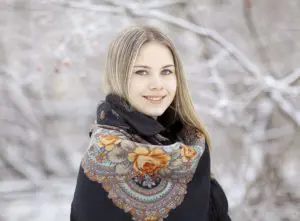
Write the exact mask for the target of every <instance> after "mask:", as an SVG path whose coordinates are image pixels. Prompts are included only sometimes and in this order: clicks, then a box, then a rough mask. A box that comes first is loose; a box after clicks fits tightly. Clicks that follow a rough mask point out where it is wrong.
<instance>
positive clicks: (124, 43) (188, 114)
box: [103, 26, 211, 148]
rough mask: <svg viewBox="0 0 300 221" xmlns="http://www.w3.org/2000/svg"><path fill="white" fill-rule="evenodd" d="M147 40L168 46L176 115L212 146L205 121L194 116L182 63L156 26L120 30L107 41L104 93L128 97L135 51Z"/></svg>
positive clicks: (166, 38)
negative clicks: (114, 36)
mask: <svg viewBox="0 0 300 221" xmlns="http://www.w3.org/2000/svg"><path fill="white" fill-rule="evenodd" d="M149 41H157V42H159V43H161V44H164V45H165V46H167V47H168V48H169V50H170V51H171V52H172V54H173V58H174V64H175V71H176V77H177V82H178V84H177V90H176V95H175V98H174V101H173V102H172V104H171V105H173V106H174V107H173V109H175V112H176V114H177V115H178V116H179V117H180V119H181V120H182V121H183V123H185V124H188V125H190V126H192V127H194V128H197V129H198V130H200V131H201V132H202V133H203V134H204V136H205V138H206V142H207V144H208V147H209V148H210V147H211V141H210V137H209V135H208V132H207V131H206V129H205V126H204V124H203V123H202V122H201V121H200V120H199V118H198V117H197V113H196V111H195V108H194V105H193V102H192V97H191V94H190V92H189V89H188V86H187V82H186V79H185V73H184V70H183V66H182V62H181V60H180V58H179V56H178V53H177V50H176V49H175V46H174V44H173V43H172V41H171V39H169V38H168V37H167V36H166V35H165V34H163V33H162V32H161V31H160V30H159V29H157V28H154V27H149V26H133V27H130V28H127V29H125V30H123V31H122V32H121V33H120V34H119V35H118V36H117V37H116V38H115V39H114V40H113V41H112V43H111V44H110V46H109V49H108V56H107V61H106V71H105V75H104V85H103V86H104V92H105V93H106V94H108V93H113V94H117V95H119V96H120V97H124V98H125V99H127V100H128V86H129V82H128V81H129V77H130V74H131V73H132V68H133V65H134V62H135V59H136V57H137V55H138V52H139V50H140V48H141V47H142V45H143V44H144V43H146V42H149Z"/></svg>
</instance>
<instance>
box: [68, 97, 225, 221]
mask: <svg viewBox="0 0 300 221" xmlns="http://www.w3.org/2000/svg"><path fill="white" fill-rule="evenodd" d="M167 111H171V110H169V109H168V110H167ZM167 111H166V112H167ZM167 115H168V116H170V113H168V114H165V115H163V116H161V117H159V118H158V119H157V120H154V119H153V118H151V117H148V116H146V115H144V114H142V113H140V112H137V111H132V110H130V108H129V105H128V103H127V102H126V101H125V100H124V99H122V98H120V97H118V96H116V95H108V96H107V97H106V101H105V102H103V103H101V104H100V105H99V107H98V109H97V123H98V124H104V125H111V126H117V127H120V128H122V129H124V130H125V131H127V132H128V133H130V134H137V135H139V136H141V137H143V139H145V140H147V141H148V142H149V143H151V144H159V143H162V142H163V144H171V143H173V142H175V141H176V136H174V135H175V134H176V133H177V132H178V131H179V130H180V129H181V128H182V123H181V121H180V120H178V119H177V118H174V117H173V118H172V119H166V117H165V116H167ZM157 134H161V135H162V136H164V137H166V138H168V139H166V140H164V141H162V140H159V141H158V140H157V139H156V136H155V135H157ZM90 135H91V133H90ZM210 174H211V173H210V153H209V150H208V148H207V146H206V148H205V151H204V153H203V156H202V157H201V160H200V161H199V163H198V166H197V169H196V172H195V174H194V177H193V180H192V181H191V182H190V183H188V186H187V194H186V196H185V198H184V201H183V202H182V204H180V205H179V206H178V207H176V209H174V210H171V211H170V212H169V215H168V217H167V218H165V219H164V220H166V221H230V217H229V216H228V203H227V198H226V195H225V193H224V191H223V190H222V188H221V186H220V185H219V183H218V182H217V181H216V180H215V179H213V178H211V176H210ZM70 219H71V221H101V220H103V221H106V220H112V221H130V220H132V217H131V215H130V214H129V213H125V212H124V211H123V210H122V209H120V208H118V207H116V206H115V205H114V204H113V202H112V200H111V199H109V198H108V197H107V192H106V191H105V190H104V189H103V188H102V186H101V184H99V183H98V182H95V181H91V180H90V179H89V178H88V177H87V176H86V174H85V173H84V170H83V168H82V166H80V168H79V173H78V178H77V184H76V189H75V193H74V198H73V201H72V205H71V218H70Z"/></svg>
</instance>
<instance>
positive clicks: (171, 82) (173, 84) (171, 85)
mask: <svg viewBox="0 0 300 221" xmlns="http://www.w3.org/2000/svg"><path fill="white" fill-rule="evenodd" d="M166 87H167V88H168V90H169V91H170V92H173V93H175V92H176V89H177V80H176V77H173V78H171V79H168V80H167V82H166Z"/></svg>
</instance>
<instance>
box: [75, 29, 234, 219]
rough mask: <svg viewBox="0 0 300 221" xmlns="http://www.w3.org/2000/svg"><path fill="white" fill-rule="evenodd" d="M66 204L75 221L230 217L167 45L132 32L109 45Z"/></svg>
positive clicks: (144, 32) (158, 35) (155, 35)
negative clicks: (101, 93) (98, 98)
mask: <svg viewBox="0 0 300 221" xmlns="http://www.w3.org/2000/svg"><path fill="white" fill-rule="evenodd" d="M106 68H107V69H106V76H105V82H104V85H105V87H106V94H107V95H106V98H105V101H103V102H102V103H101V104H100V105H99V106H98V108H97V122H96V123H95V125H93V127H92V129H91V131H90V137H91V139H90V144H89V147H88V149H87V150H86V152H85V153H84V156H83V159H82V162H81V165H80V169H79V174H78V179H77V185H76V189H75V194H74V199H73V201H72V206H71V220H72V221H100V220H112V221H127V220H128V221H129V220H137V221H144V220H147V221H162V220H169V221H196V220H197V221H204V220H205V221H207V220H216V221H223V220H226V221H228V220H230V218H229V216H228V204H227V199H226V196H225V194H224V192H223V190H222V188H221V186H220V185H219V184H218V182H217V181H216V180H215V179H214V178H213V177H212V176H211V172H210V152H209V146H210V141H209V137H208V134H207V132H206V130H205V128H204V126H203V124H202V123H201V122H200V120H199V119H198V117H197V115H196V112H195V110H194V107H193V103H192V99H191V96H190V94H189V90H188V86H187V83H186V79H185V76H184V72H183V67H182V64H181V61H180V59H179V56H178V54H177V52H176V50H175V47H174V45H173V43H172V42H171V40H170V39H169V38H168V37H167V36H166V35H164V34H163V33H162V32H161V31H159V30H158V29H156V28H153V27H147V26H144V27H132V28H129V29H126V30H125V31H123V32H122V33H121V34H120V35H119V36H117V38H116V39H114V40H113V42H112V43H111V45H110V48H109V51H108V58H107V66H106Z"/></svg>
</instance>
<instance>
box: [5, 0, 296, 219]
mask: <svg viewBox="0 0 300 221" xmlns="http://www.w3.org/2000/svg"><path fill="white" fill-rule="evenodd" d="M132 24H149V25H154V26H156V27H159V28H161V29H162V30H163V31H164V32H165V33H167V34H168V35H169V36H170V37H171V38H172V39H173V41H174V42H175V45H176V47H177V49H178V50H179V52H180V55H181V57H182V59H183V62H184V67H185V71H186V73H187V77H188V81H189V84H190V89H191V92H192V96H193V98H194V101H195V104H196V107H197V111H198V113H199V116H200V117H201V119H202V120H203V121H204V122H205V123H206V125H207V127H208V129H209V131H210V134H211V136H212V138H213V153H212V154H213V167H214V170H215V173H216V175H217V177H218V180H219V181H220V183H221V184H222V186H223V187H224V189H225V191H226V193H227V196H228V199H229V203H230V214H231V216H232V219H233V220H243V221H248V220H249V221H250V220H251V221H265V220H266V221H298V220H299V218H300V188H299V186H300V160H299V159H300V148H299V146H300V145H299V143H300V136H299V135H300V1H299V0H285V1H282V0H263V1H262V0H260V1H259V0H159V1H158V0H152V1H151V0H148V1H146V0H140V1H138V0H126V1H125V0H111V1H109V0H102V1H101V0H78V1H75V0H73V1H69V0H0V124H1V127H0V221H17V220H23V221H40V220H43V221H48V220H49V221H50V220H51V221H52V220H56V221H63V220H68V219H69V212H70V211H69V210H70V202H71V199H72V195H73V191H74V188H75V183H76V175H77V170H78V168H79V163H80V160H81V156H82V154H83V152H84V150H85V149H86V147H87V144H88V130H89V127H90V125H91V123H92V122H93V121H94V119H95V108H96V105H97V103H98V102H99V101H100V100H102V99H103V93H102V90H101V76H102V74H103V71H104V62H105V57H106V52H107V47H108V44H109V42H110V40H111V39H112V37H114V36H115V35H116V33H118V32H119V31H120V30H121V29H122V28H124V27H127V26H128V25H132Z"/></svg>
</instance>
